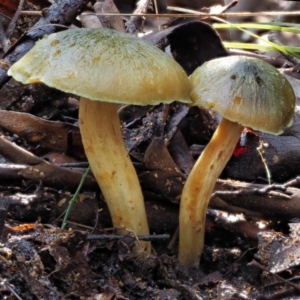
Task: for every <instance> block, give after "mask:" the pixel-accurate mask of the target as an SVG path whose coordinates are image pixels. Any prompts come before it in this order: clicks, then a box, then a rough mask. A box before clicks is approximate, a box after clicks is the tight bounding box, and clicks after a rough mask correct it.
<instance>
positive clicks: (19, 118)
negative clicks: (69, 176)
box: [0, 110, 85, 163]
mask: <svg viewBox="0 0 300 300" xmlns="http://www.w3.org/2000/svg"><path fill="white" fill-rule="evenodd" d="M0 126H1V127H3V128H5V129H6V130H8V131H10V132H12V133H14V134H17V135H18V136H20V137H21V138H24V139H25V140H26V141H27V142H29V143H32V144H34V145H36V146H37V145H39V146H40V147H43V148H46V149H50V150H53V151H61V152H64V153H68V151H70V150H72V152H73V153H74V156H75V157H77V158H81V159H84V158H85V154H84V150H83V146H82V141H81V136H80V133H79V128H78V127H77V126H74V125H72V124H68V123H63V122H56V121H47V120H44V119H42V118H38V117H36V116H34V115H31V114H27V113H19V112H14V111H6V110H0ZM21 163H26V162H24V161H21Z"/></svg>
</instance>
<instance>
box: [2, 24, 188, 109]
mask: <svg viewBox="0 0 300 300" xmlns="http://www.w3.org/2000/svg"><path fill="white" fill-rule="evenodd" d="M8 75H10V76H13V77H14V78H15V79H16V80H18V81H21V82H22V83H24V84H30V83H44V84H46V85H48V86H50V87H53V88H56V89H59V90H62V91H64V92H69V93H72V94H75V95H79V96H82V97H85V98H89V99H91V100H101V101H107V102H116V103H131V104H139V105H146V104H157V103H160V102H172V101H174V100H178V101H181V102H187V103H190V102H191V101H190V98H189V93H190V86H189V80H188V77H187V75H186V74H185V72H184V70H183V69H182V68H181V66H180V65H179V64H178V63H177V62H176V61H175V60H174V59H172V58H171V57H169V56H168V55H166V54H165V53H164V52H162V51H161V50H159V49H158V48H156V47H155V46H153V45H150V44H148V43H147V42H145V41H143V40H141V39H139V38H136V37H134V36H130V35H128V34H125V33H122V32H119V31H114V30H111V29H71V30H66V31H62V32H59V33H54V34H51V35H49V36H46V37H45V38H43V39H42V40H40V41H38V42H37V43H36V45H35V46H34V47H33V48H32V49H31V50H30V51H29V52H28V53H27V54H26V55H25V56H24V57H23V58H21V59H20V60H19V61H18V62H17V63H15V64H14V65H13V66H12V67H11V68H10V69H9V71H8Z"/></svg>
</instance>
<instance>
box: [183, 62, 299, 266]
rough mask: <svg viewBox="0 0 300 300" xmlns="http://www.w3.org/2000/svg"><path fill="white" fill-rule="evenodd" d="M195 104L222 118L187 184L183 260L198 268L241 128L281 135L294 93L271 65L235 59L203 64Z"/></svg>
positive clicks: (194, 84) (194, 86)
mask: <svg viewBox="0 0 300 300" xmlns="http://www.w3.org/2000/svg"><path fill="white" fill-rule="evenodd" d="M190 83H191V100H192V101H193V105H197V106H199V107H200V108H204V109H211V110H213V111H214V112H216V113H217V114H219V115H220V116H222V117H223V119H222V120H221V122H220V124H219V126H218V128H217V129H216V131H215V133H214V135H213V137H212V139H211V140H210V142H209V144H208V145H207V146H206V148H205V149H204V151H203V152H202V154H201V156H200V157H199V158H198V160H197V162H196V164H195V165H194V167H193V169H192V171H191V173H190V174H189V176H188V178H187V181H186V183H185V186H184V189H183V193H182V196H181V203H180V216H179V262H180V263H181V264H182V265H186V266H198V265H199V261H200V257H201V254H202V250H203V246H204V230H205V217H206V211H207V206H208V203H209V200H210V196H211V194H212V191H213V188H214V186H215V182H216V181H217V179H218V177H219V175H220V174H221V172H222V170H223V169H224V167H225V166H226V164H227V162H228V160H229V159H230V157H231V155H232V153H233V151H234V149H235V147H236V145H237V143H238V140H239V138H240V135H241V133H242V130H243V126H247V127H251V128H252V129H254V130H259V131H263V132H267V133H271V134H275V135H278V134H280V133H282V132H283V130H284V128H285V127H288V126H290V125H291V124H292V121H293V115H294V109H295V94H294V91H293V88H292V87H291V85H290V84H289V82H288V81H287V79H286V78H285V77H284V76H283V75H281V74H280V72H279V71H278V70H277V69H276V68H274V67H273V66H271V65H270V64H268V63H266V62H264V61H262V60H259V59H255V58H249V57H242V56H232V57H225V58H218V59H214V60H211V61H208V62H206V63H204V64H203V65H202V66H200V67H199V68H197V69H196V70H195V71H194V73H193V74H192V75H191V77H190Z"/></svg>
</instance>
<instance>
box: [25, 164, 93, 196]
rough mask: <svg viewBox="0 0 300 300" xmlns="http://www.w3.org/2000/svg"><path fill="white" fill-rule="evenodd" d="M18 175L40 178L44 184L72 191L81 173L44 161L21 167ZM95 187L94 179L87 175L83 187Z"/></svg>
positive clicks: (37, 179) (26, 177)
mask: <svg viewBox="0 0 300 300" xmlns="http://www.w3.org/2000/svg"><path fill="white" fill-rule="evenodd" d="M19 175H20V176H22V178H23V179H29V180H35V181H39V180H42V181H43V183H44V185H46V186H51V187H55V188H58V189H64V190H71V191H74V190H75V189H76V188H77V187H78V184H79V182H80V180H81V178H82V175H83V174H82V173H79V172H76V171H72V170H69V169H64V168H61V167H58V166H55V165H52V164H49V163H46V162H45V163H41V164H38V165H35V166H32V167H28V168H26V169H23V170H21V171H20V172H19ZM97 187H98V186H97V183H96V180H95V179H94V178H93V177H90V176H88V177H87V178H86V180H85V182H84V188H86V189H93V190H95V189H97Z"/></svg>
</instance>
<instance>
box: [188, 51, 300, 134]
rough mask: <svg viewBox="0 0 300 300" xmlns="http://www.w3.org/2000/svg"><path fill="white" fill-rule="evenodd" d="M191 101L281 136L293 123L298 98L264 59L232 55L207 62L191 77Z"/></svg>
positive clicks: (245, 124)
mask: <svg viewBox="0 0 300 300" xmlns="http://www.w3.org/2000/svg"><path fill="white" fill-rule="evenodd" d="M190 83H191V100H192V101H193V104H194V105H197V106H199V107H201V108H206V109H212V110H213V111H214V112H216V113H217V114H219V115H221V116H222V117H224V118H226V119H228V120H230V121H232V122H237V123H239V124H241V125H243V126H247V127H251V128H253V129H255V130H259V131H263V132H267V133H271V134H280V133H282V132H283V130H284V128H286V127H288V126H290V125H291V124H292V122H293V116H294V110H295V101H296V96H295V93H294V90H293V88H292V86H291V85H290V83H289V82H288V80H287V79H286V78H285V77H284V76H283V75H282V74H281V73H280V72H279V71H278V70H277V69H276V68H275V67H273V66H271V65H270V64H268V63H266V62H265V61H263V60H260V59H256V58H251V57H243V56H231V57H225V58H217V59H214V60H211V61H208V62H206V63H204V64H203V65H202V66H200V67H199V68H197V69H196V70H195V71H194V73H193V74H192V75H191V76H190Z"/></svg>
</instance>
